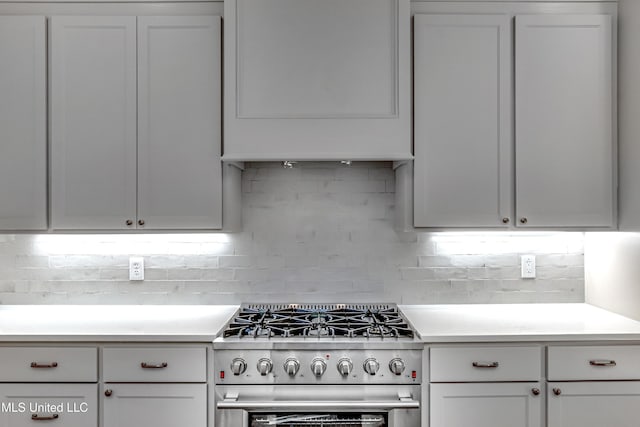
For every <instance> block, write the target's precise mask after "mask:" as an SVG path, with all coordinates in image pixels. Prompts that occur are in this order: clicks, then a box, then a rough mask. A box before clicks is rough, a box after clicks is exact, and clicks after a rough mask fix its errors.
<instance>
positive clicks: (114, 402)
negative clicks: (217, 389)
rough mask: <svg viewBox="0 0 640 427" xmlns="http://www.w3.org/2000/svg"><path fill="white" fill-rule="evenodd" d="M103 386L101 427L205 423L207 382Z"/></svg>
mask: <svg viewBox="0 0 640 427" xmlns="http://www.w3.org/2000/svg"><path fill="white" fill-rule="evenodd" d="M105 387H107V390H105V393H103V394H105V397H104V427H139V426H154V427H176V426H188V427H206V425H207V385H206V384H109V385H108V386H105ZM106 394H109V396H106Z"/></svg>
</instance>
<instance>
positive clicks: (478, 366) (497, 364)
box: [472, 362, 500, 368]
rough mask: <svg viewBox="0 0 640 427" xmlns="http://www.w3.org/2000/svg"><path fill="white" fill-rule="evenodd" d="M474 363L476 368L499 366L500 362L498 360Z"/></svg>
mask: <svg viewBox="0 0 640 427" xmlns="http://www.w3.org/2000/svg"><path fill="white" fill-rule="evenodd" d="M472 365H473V367H474V368H497V367H498V366H499V365H500V364H499V363H498V362H488V363H484V362H473V363H472Z"/></svg>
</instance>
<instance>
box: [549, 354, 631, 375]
mask: <svg viewBox="0 0 640 427" xmlns="http://www.w3.org/2000/svg"><path fill="white" fill-rule="evenodd" d="M547 363H548V371H549V372H548V376H547V377H548V379H549V380H551V381H572V380H639V379H640V346H571V347H549V349H548V362H547Z"/></svg>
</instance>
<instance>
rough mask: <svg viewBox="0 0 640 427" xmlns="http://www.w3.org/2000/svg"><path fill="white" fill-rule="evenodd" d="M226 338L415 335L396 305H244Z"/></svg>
mask: <svg viewBox="0 0 640 427" xmlns="http://www.w3.org/2000/svg"><path fill="white" fill-rule="evenodd" d="M223 337H225V338H231V337H237V338H242V337H252V338H272V337H274V338H293V337H305V338H306V337H310V338H334V337H345V338H369V339H371V338H376V339H384V338H413V337H414V331H413V329H412V328H411V327H410V326H409V324H408V323H407V321H406V320H405V319H404V317H403V316H402V314H401V313H400V312H399V310H398V307H397V306H396V305H395V304H243V305H242V306H241V307H240V310H239V311H238V313H237V314H236V315H235V316H234V317H233V318H232V319H231V321H230V323H229V325H228V326H227V328H226V329H225V330H224V332H223Z"/></svg>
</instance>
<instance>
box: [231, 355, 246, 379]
mask: <svg viewBox="0 0 640 427" xmlns="http://www.w3.org/2000/svg"><path fill="white" fill-rule="evenodd" d="M246 370H247V362H245V361H244V359H241V358H239V357H236V358H235V359H233V360H232V361H231V372H233V375H240V374H244V371H246Z"/></svg>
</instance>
